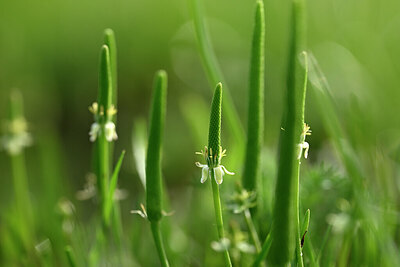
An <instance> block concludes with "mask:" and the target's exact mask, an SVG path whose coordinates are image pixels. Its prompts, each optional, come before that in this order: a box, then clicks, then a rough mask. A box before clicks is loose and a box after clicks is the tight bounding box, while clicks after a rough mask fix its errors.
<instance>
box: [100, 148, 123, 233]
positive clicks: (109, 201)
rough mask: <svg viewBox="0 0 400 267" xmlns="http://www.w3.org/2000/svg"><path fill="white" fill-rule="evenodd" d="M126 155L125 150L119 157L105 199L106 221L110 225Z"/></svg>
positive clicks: (104, 214)
mask: <svg viewBox="0 0 400 267" xmlns="http://www.w3.org/2000/svg"><path fill="white" fill-rule="evenodd" d="M124 156H125V150H123V151H122V153H121V156H120V157H119V159H118V162H117V165H115V169H114V172H113V174H112V176H111V181H110V187H109V189H108V195H107V198H106V199H105V205H104V206H105V208H104V213H103V216H104V221H105V223H106V225H110V216H111V211H112V207H113V203H114V193H115V189H116V188H117V182H118V175H119V170H120V169H121V165H122V161H123V160H124Z"/></svg>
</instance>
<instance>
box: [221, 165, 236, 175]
mask: <svg viewBox="0 0 400 267" xmlns="http://www.w3.org/2000/svg"><path fill="white" fill-rule="evenodd" d="M221 168H222V170H223V171H224V172H225V173H226V174H229V175H235V173H234V172H230V171H228V170H227V169H226V168H225V166H224V165H221Z"/></svg>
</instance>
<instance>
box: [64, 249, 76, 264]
mask: <svg viewBox="0 0 400 267" xmlns="http://www.w3.org/2000/svg"><path fill="white" fill-rule="evenodd" d="M65 255H66V256H67V260H68V264H69V266H70V267H76V266H77V264H76V258H75V253H74V251H73V250H72V247H71V246H66V247H65Z"/></svg>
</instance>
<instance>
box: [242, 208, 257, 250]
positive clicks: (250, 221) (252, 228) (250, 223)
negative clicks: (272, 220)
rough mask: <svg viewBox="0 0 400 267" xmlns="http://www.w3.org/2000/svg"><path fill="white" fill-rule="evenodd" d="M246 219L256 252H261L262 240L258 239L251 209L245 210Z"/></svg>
mask: <svg viewBox="0 0 400 267" xmlns="http://www.w3.org/2000/svg"><path fill="white" fill-rule="evenodd" d="M243 214H244V219H245V221H246V225H247V229H249V233H250V237H251V240H252V241H253V244H254V246H255V247H256V252H257V253H260V252H261V243H260V239H259V238H258V234H257V230H256V227H255V226H254V223H253V219H252V216H251V213H250V210H249V209H245V210H244V212H243Z"/></svg>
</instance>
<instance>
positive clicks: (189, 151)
mask: <svg viewBox="0 0 400 267" xmlns="http://www.w3.org/2000/svg"><path fill="white" fill-rule="evenodd" d="M254 5H255V1H235V0H234V1H232V0H230V1H228V0H220V1H211V0H206V1H204V6H205V14H206V20H207V25H208V27H209V30H210V33H211V39H212V43H213V46H214V49H215V51H216V54H217V57H218V60H219V63H220V65H221V68H222V70H223V72H224V75H225V77H226V80H227V83H228V85H229V88H230V90H231V95H232V96H233V99H234V103H235V106H236V108H237V110H238V113H239V115H240V118H241V121H242V122H243V125H244V126H245V125H246V117H247V115H246V110H247V109H246V108H247V100H246V99H247V87H248V69H249V61H250V59H249V55H250V44H251V35H252V26H253V10H254ZM265 10H266V58H265V62H266V77H265V81H266V91H265V95H266V97H265V107H266V113H265V114H266V116H265V118H266V126H265V147H266V148H265V159H264V163H263V164H264V169H265V170H264V178H265V179H269V182H267V183H266V184H268V185H269V188H268V190H269V192H271V194H272V192H273V184H274V179H275V175H274V170H275V167H274V166H275V165H274V164H275V161H276V160H275V158H276V149H277V146H278V135H279V131H280V121H281V116H282V111H283V107H282V103H283V95H284V92H285V79H286V76H285V75H286V65H287V64H286V63H287V50H288V35H289V28H288V26H289V14H290V1H288V0H285V1H276V0H266V1H265ZM105 28H112V29H113V30H114V32H115V34H116V40H117V48H118V84H119V86H118V89H119V98H118V99H119V103H118V125H117V131H118V135H119V139H118V141H117V142H116V145H115V151H116V153H119V151H121V150H122V149H126V150H127V152H128V153H127V158H126V160H125V161H124V164H123V167H122V171H121V176H120V187H121V188H124V189H126V190H127V192H128V193H129V196H128V198H127V199H125V200H123V201H122V214H123V217H124V218H125V221H124V224H125V225H132V224H134V223H137V222H136V221H138V220H139V218H138V217H134V216H132V215H130V214H129V210H131V209H137V208H138V206H139V203H141V202H143V201H144V198H143V188H142V187H141V184H140V180H139V178H138V175H137V172H136V171H135V164H134V160H133V156H132V143H131V135H132V130H133V122H134V120H136V119H140V118H144V119H145V120H146V121H147V118H148V112H149V106H150V97H151V87H152V79H153V75H154V73H155V71H156V70H158V69H165V70H166V71H167V72H168V75H169V91H168V107H167V122H166V133H165V145H164V158H163V159H164V161H163V165H164V177H165V180H166V184H167V188H168V195H169V197H170V198H171V205H170V206H171V209H173V210H175V211H176V215H174V216H173V217H172V219H169V220H171V221H174V220H177V221H180V222H184V221H185V220H184V219H182V218H181V217H185V216H188V214H190V212H193V209H195V207H194V206H190V205H189V203H191V202H189V201H188V200H190V199H191V197H192V196H191V194H192V193H193V190H194V189H195V190H197V189H198V188H199V187H201V185H200V183H199V180H200V171H199V170H198V169H196V168H195V166H194V162H195V161H197V160H198V159H197V158H196V157H195V155H194V152H195V151H199V150H200V149H201V148H202V146H203V145H205V144H206V136H207V121H208V106H209V104H210V101H211V90H210V88H209V85H208V82H207V79H206V76H205V73H204V71H203V68H202V65H201V61H200V58H199V56H198V52H197V50H196V49H197V48H196V40H195V35H194V31H193V27H192V24H191V19H190V14H189V11H188V6H187V2H186V1H184V0H170V1H160V0H154V1H138V0H131V1H127V0H117V1H104V0H100V1H76V0H70V1H49V0H43V1H0V118H2V119H3V118H4V119H5V118H6V117H7V105H8V95H9V92H10V89H12V88H18V89H20V90H21V92H22V93H23V96H24V100H25V114H26V119H27V121H28V122H29V127H30V132H31V133H32V135H33V137H34V145H33V146H32V147H30V148H28V149H27V150H26V153H27V155H26V162H27V169H28V179H29V185H30V188H31V191H32V192H31V194H32V198H33V202H34V203H35V204H36V205H37V206H38V207H39V208H38V210H40V209H41V208H40V207H42V204H43V203H45V202H48V201H50V202H51V203H52V204H54V206H55V205H56V202H57V201H58V200H59V199H60V198H61V197H66V198H68V199H70V200H71V201H72V203H74V205H75V206H76V211H77V214H78V215H77V217H78V218H79V220H80V221H82V222H85V221H90V218H91V215H92V214H93V211H92V210H93V209H92V207H93V205H94V204H93V203H92V202H90V201H86V202H81V201H78V200H76V198H75V192H76V191H78V190H80V189H81V188H82V187H83V184H84V183H85V176H86V175H87V174H88V173H89V172H90V171H91V151H92V150H91V147H92V144H91V143H90V142H89V138H88V131H89V127H90V125H91V123H92V121H93V119H92V116H91V114H90V113H89V112H88V109H87V107H88V106H89V105H90V104H91V103H92V102H94V101H95V100H96V95H97V84H98V54H99V49H100V46H101V44H102V38H103V37H102V34H103V30H104V29H105ZM307 28H308V38H307V41H308V48H309V51H311V52H312V53H313V55H314V56H315V58H316V59H317V61H318V62H319V65H320V67H321V69H322V71H323V72H324V73H325V75H326V79H327V81H328V83H329V85H330V88H331V93H332V95H333V99H334V101H335V102H336V104H337V107H338V108H337V110H336V111H337V114H336V115H337V116H338V118H339V121H340V123H341V125H342V126H343V129H344V130H345V132H346V134H347V135H346V138H347V139H346V141H347V142H348V144H349V145H350V146H351V149H352V150H353V151H354V152H355V154H354V155H353V156H354V157H355V158H356V161H357V162H358V163H359V165H358V167H359V168H360V169H362V170H363V173H364V174H365V176H364V178H365V179H364V180H363V186H364V187H363V189H362V190H364V192H365V193H366V195H368V198H369V199H371V202H372V203H374V205H375V204H376V206H374V207H372V208H371V209H372V210H374V209H375V208H376V209H379V210H380V209H385V210H386V209H390V212H393V217H391V219H390V220H389V221H390V225H381V226H379V227H377V228H378V229H380V227H386V226H387V227H392V228H393V231H391V233H392V235H391V236H392V237H393V238H392V239H391V241H390V242H394V244H397V249H398V244H399V240H400V233H399V232H400V230H399V224H400V215H399V210H400V208H399V207H400V195H399V192H400V181H399V175H400V168H399V155H400V152H399V151H400V149H399V148H400V146H399V144H400V140H399V139H400V138H399V137H400V116H399V113H400V108H399V106H400V90H399V84H400V65H399V64H400V63H399V62H400V49H399V47H400V34H399V28H400V2H399V1H395V0H385V1H372V0H325V1H318V0H308V1H307ZM309 91H310V90H309ZM316 101H317V100H316V99H315V97H313V95H311V94H310V93H309V94H308V95H307V100H306V103H307V104H306V122H307V123H309V124H310V125H311V127H312V131H313V135H312V136H311V137H310V139H308V142H309V143H310V145H311V149H310V158H309V160H308V161H307V162H306V163H305V164H303V165H304V168H303V169H302V173H304V175H303V176H302V181H301V183H302V185H304V186H303V187H302V190H303V189H304V192H302V198H303V200H302V201H303V204H304V206H306V204H308V206H307V207H305V208H308V207H315V212H316V213H313V208H311V212H312V215H315V216H313V217H312V218H313V219H312V224H314V225H315V230H314V231H315V232H316V233H319V234H321V236H318V235H317V234H315V235H314V238H315V241H314V242H315V243H316V244H319V243H321V242H322V235H323V234H324V232H325V230H326V228H327V225H328V222H329V216H328V215H329V214H330V213H334V212H337V210H338V209H339V210H340V207H341V206H340V205H341V204H340V203H342V204H343V201H347V202H349V203H352V196H349V195H351V194H349V193H348V191H351V190H350V189H349V188H350V185H349V184H348V183H346V179H347V180H348V179H350V180H351V177H348V174H346V171H345V170H344V167H343V166H342V163H340V160H339V159H337V157H336V154H335V150H334V148H333V146H332V145H331V143H330V140H331V139H332V136H330V135H329V133H328V132H327V130H326V129H325V127H324V121H323V117H322V116H321V112H323V111H321V109H318V107H317V103H316ZM188 110H190V111H192V115H190V114H189V115H188ZM188 116H189V117H190V116H191V117H190V119H188ZM188 121H191V122H192V124H193V125H194V126H193V125H190V124H188V123H187V122H188ZM196 127H197V128H196ZM195 129H201V130H202V131H201V132H200V131H196V130H195ZM224 129H227V127H225V128H224V122H223V135H224V137H223V146H224V147H227V149H228V158H227V159H228V160H229V158H230V157H231V158H235V157H237V158H239V160H240V158H241V157H242V155H232V154H229V151H230V144H231V141H232V140H231V137H230V133H229V132H228V131H227V130H225V131H224ZM231 160H232V159H231ZM232 161H233V160H232ZM227 165H228V169H232V167H233V169H234V171H235V172H237V173H239V174H240V170H241V167H242V166H241V164H235V163H228V164H227ZM303 165H302V167H303ZM229 166H230V167H231V168H229ZM235 168H236V169H235ZM0 177H1V178H0V209H1V210H2V211H7V209H8V207H9V206H11V205H12V203H13V200H12V197H13V196H12V190H11V188H12V186H13V185H12V180H11V175H10V168H9V161H8V158H7V154H6V153H0ZM330 177H333V178H332V179H331V180H332V181H333V184H332V181H331V180H329V179H330ZM338 177H342V178H338ZM228 179H230V178H228ZM233 179H236V180H239V179H240V175H237V176H236V177H234V178H233ZM335 179H339V180H340V181H339V182H338V184H340V186H339V185H337V184H335V181H336V180H335ZM341 179H342V180H341ZM343 179H344V180H343ZM323 181H328V182H325V186H326V187H327V188H329V190H328V189H326V188H325V189H324V183H323ZM329 181H330V182H331V183H330V184H329ZM327 184H329V185H327ZM332 186H333V187H332ZM334 186H338V187H337V188H336V187H334ZM201 190H202V191H207V190H206V189H201ZM324 190H328V191H329V192H330V193H329V194H331V195H329V194H328V193H326V192H325V191H324ZM360 190H361V189H360ZM330 197H331V198H330ZM386 197H387V198H386ZM268 198H269V199H270V200H272V199H273V195H269V196H268ZM183 200H187V201H188V202H187V203H182V201H183ZM202 201H205V200H202V199H197V200H193V202H198V203H197V205H199V207H201V206H202ZM205 202H206V204H207V205H209V204H210V203H208V202H209V200H206V201H205ZM338 203H339V204H338ZM269 204H270V203H269ZM46 207H49V206H46ZM50 207H51V205H50ZM199 207H197V206H196V210H195V211H194V212H195V214H196V215H198V214H199V213H201V211H202V210H200V208H199ZM338 207H339V208H338ZM197 208H198V209H197ZM43 212H45V211H43ZM319 212H320V213H319ZM207 214H208V216H211V217H210V218H209V219H208V221H209V222H211V221H212V220H213V213H212V210H211V211H210V210H208V211H205V214H203V215H199V221H200V222H199V223H200V224H201V220H202V218H204V217H206V216H207ZM374 214H375V216H379V213H374ZM391 214H392V213H391ZM330 215H332V214H330ZM387 222H388V221H385V223H387ZM199 223H198V224H199ZM182 225H185V224H184V223H182V224H181V225H179V227H180V226H182ZM128 227H130V226H128ZM142 227H145V226H142ZM39 228H45V227H43V226H42V227H39ZM264 231H266V230H264ZM39 232H40V233H42V236H43V237H44V236H45V233H46V230H45V229H41V230H39ZM39 235H40V234H39ZM175 236H176V235H175ZM178 236H179V235H178ZM149 238H150V237H149ZM208 241H210V240H208ZM208 241H207V242H208ZM174 242H175V243H176V244H180V241H174ZM382 242H383V243H385V242H386V241H382ZM171 243H173V242H172V241H171ZM183 244H185V243H183ZM385 244H386V243H385ZM148 248H149V249H153V247H152V243H151V242H150V243H149V245H148ZM172 249H175V251H177V252H179V251H182V250H183V249H184V248H182V247H178V248H172ZM195 249H196V248H193V247H191V250H192V251H194V250H195ZM189 254H190V253H189ZM338 254H340V253H338ZM193 257H194V256H193ZM138 258H139V259H140V256H138ZM139 262H141V261H140V260H139Z"/></svg>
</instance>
